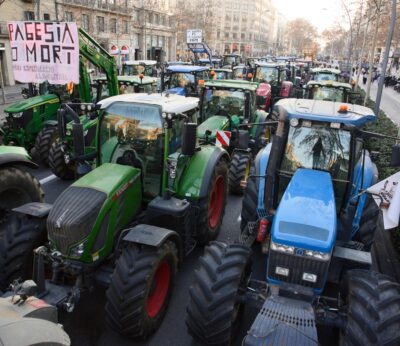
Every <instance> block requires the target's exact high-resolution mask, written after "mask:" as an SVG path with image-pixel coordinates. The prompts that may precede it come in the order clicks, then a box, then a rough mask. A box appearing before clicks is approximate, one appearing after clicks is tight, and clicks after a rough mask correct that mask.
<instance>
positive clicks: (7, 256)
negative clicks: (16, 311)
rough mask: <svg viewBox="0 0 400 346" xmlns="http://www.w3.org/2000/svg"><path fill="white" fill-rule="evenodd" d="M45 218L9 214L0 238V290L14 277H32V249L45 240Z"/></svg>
mask: <svg viewBox="0 0 400 346" xmlns="http://www.w3.org/2000/svg"><path fill="white" fill-rule="evenodd" d="M45 222H46V221H45V220H43V219H35V218H29V217H28V216H25V215H20V214H17V213H15V214H12V215H10V219H9V222H7V227H5V228H4V229H3V235H2V236H1V238H0V290H4V289H6V288H7V287H8V286H9V285H10V283H12V281H13V280H15V279H19V278H20V279H23V280H24V279H30V278H32V268H33V250H34V249H35V248H37V247H38V246H40V245H42V244H43V243H44V242H45V241H46V239H47V238H46V227H45Z"/></svg>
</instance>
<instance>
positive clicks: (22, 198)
mask: <svg viewBox="0 0 400 346" xmlns="http://www.w3.org/2000/svg"><path fill="white" fill-rule="evenodd" d="M43 200H44V192H43V190H42V188H41V187H40V184H39V181H38V180H37V179H36V178H35V177H34V176H33V175H32V174H30V173H29V172H27V171H25V170H22V169H19V168H17V167H3V168H0V236H1V233H2V228H3V227H4V226H5V225H6V224H7V219H8V216H9V214H10V210H11V209H13V208H16V207H19V206H20V205H23V204H26V203H30V202H43Z"/></svg>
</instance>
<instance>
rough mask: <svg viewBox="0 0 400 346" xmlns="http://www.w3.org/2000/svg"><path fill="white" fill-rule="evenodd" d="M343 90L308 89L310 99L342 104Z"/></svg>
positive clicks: (326, 88)
mask: <svg viewBox="0 0 400 346" xmlns="http://www.w3.org/2000/svg"><path fill="white" fill-rule="evenodd" d="M343 93H344V91H343V89H338V88H331V87H319V86H314V87H313V88H311V89H310V99H312V100H325V101H336V102H344V101H345V100H344V96H343Z"/></svg>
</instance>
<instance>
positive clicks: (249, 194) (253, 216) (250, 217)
mask: <svg viewBox="0 0 400 346" xmlns="http://www.w3.org/2000/svg"><path fill="white" fill-rule="evenodd" d="M255 174H256V169H255V167H254V165H253V166H251V168H250V174H249V178H248V179H247V186H246V189H245V190H244V196H243V202H242V212H241V220H240V229H241V231H242V232H243V230H244V229H245V228H246V226H247V223H248V222H250V221H256V220H257V202H258V183H259V180H260V179H259V178H257V177H255V176H254V175H255Z"/></svg>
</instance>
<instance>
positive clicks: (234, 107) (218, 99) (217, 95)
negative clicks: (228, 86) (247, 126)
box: [203, 90, 245, 119]
mask: <svg viewBox="0 0 400 346" xmlns="http://www.w3.org/2000/svg"><path fill="white" fill-rule="evenodd" d="M203 114H204V119H208V118H209V117H211V116H214V115H224V116H227V115H229V116H232V115H237V116H244V115H245V93H244V92H243V91H241V90H206V91H205V94H204V102H203Z"/></svg>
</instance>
